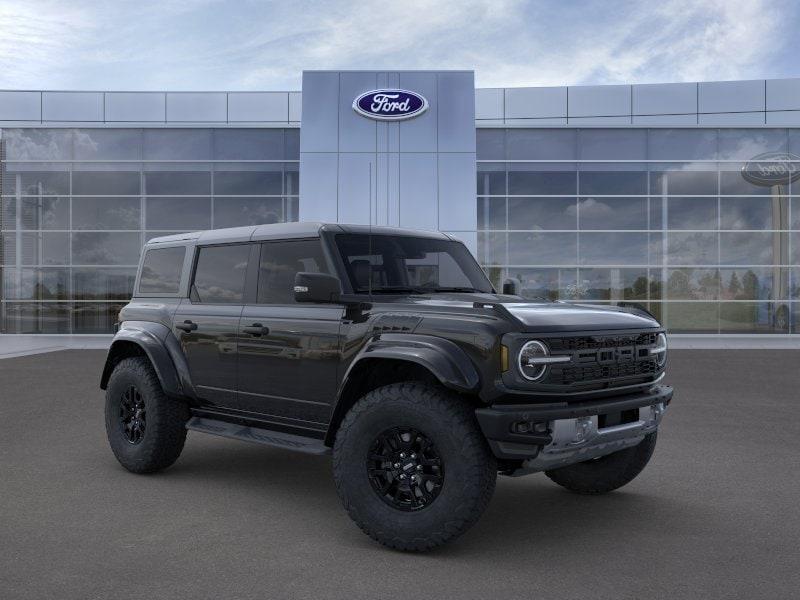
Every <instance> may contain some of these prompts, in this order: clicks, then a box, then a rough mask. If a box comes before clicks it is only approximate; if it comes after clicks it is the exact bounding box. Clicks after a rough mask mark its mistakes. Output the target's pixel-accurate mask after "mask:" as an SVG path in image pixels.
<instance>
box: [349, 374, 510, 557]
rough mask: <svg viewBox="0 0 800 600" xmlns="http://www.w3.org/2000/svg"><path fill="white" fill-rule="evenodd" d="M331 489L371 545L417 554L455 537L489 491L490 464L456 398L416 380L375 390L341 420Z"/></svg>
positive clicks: (483, 504)
mask: <svg viewBox="0 0 800 600" xmlns="http://www.w3.org/2000/svg"><path fill="white" fill-rule="evenodd" d="M333 474H334V480H335V482H336V490H337V492H338V494H339V497H340V498H341V500H342V503H343V504H344V507H345V509H346V510H347V512H348V513H349V515H350V517H351V518H352V519H353V520H354V521H355V522H356V524H357V525H358V526H359V527H360V528H361V529H362V530H363V531H364V532H365V533H366V534H367V535H369V536H370V537H372V538H373V539H375V540H377V541H378V542H380V543H382V544H384V545H386V546H389V547H391V548H395V549H398V550H408V551H422V550H430V549H432V548H434V547H436V546H439V545H441V544H444V543H445V542H447V541H449V540H451V539H453V538H455V537H457V536H459V535H461V534H462V533H463V532H464V531H466V530H467V529H468V528H469V527H470V526H472V525H473V524H474V523H475V522H476V521H477V520H478V518H479V517H480V516H481V514H482V513H483V511H484V509H485V508H486V506H487V505H488V503H489V500H490V499H491V497H492V493H493V492H494V486H495V480H496V478H497V464H496V461H495V458H494V456H492V454H491V452H490V451H489V448H488V447H487V445H486V442H485V440H484V439H483V437H482V435H481V434H480V430H479V428H478V424H477V422H476V421H475V416H474V413H473V411H472V410H471V409H470V407H469V406H468V405H467V404H466V402H465V401H464V400H461V399H458V398H456V397H453V396H452V395H450V394H449V393H447V392H446V391H444V390H442V389H440V388H438V387H434V386H431V385H427V384H423V383H398V384H392V385H387V386H385V387H382V388H378V389H376V390H374V391H372V392H370V393H368V394H367V395H365V396H364V397H363V398H362V399H361V400H359V401H358V402H357V403H356V404H355V406H353V408H352V409H351V410H350V412H349V413H348V414H347V416H346V417H345V419H344V421H343V422H342V424H341V427H340V428H339V431H338V433H337V435H336V443H335V445H334V448H333Z"/></svg>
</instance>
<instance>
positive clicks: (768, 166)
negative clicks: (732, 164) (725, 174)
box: [742, 152, 800, 186]
mask: <svg viewBox="0 0 800 600" xmlns="http://www.w3.org/2000/svg"><path fill="white" fill-rule="evenodd" d="M742 177H744V178H745V179H746V180H747V181H749V182H750V183H752V184H754V185H763V186H772V185H787V184H789V183H791V182H793V181H797V180H798V179H800V156H797V155H796V154H790V153H788V152H767V153H765V154H759V155H758V156H754V157H753V158H751V159H750V160H748V161H747V162H746V163H745V165H744V166H743V167H742Z"/></svg>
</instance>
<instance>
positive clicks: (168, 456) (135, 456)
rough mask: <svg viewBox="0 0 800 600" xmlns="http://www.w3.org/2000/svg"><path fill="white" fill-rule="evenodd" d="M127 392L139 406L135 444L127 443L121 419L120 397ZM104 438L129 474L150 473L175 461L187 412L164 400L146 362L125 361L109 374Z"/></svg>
mask: <svg viewBox="0 0 800 600" xmlns="http://www.w3.org/2000/svg"><path fill="white" fill-rule="evenodd" d="M131 388H135V390H136V391H137V392H138V396H137V398H140V399H141V403H143V411H142V414H143V416H144V422H145V424H144V427H143V431H142V432H141V435H140V436H138V437H139V439H138V441H137V442H136V443H133V442H131V441H129V439H128V437H127V435H126V432H125V429H124V425H123V423H122V419H121V411H122V404H123V402H124V401H125V400H124V399H123V397H124V396H125V394H126V393H128V392H129V391H130V390H131ZM105 413H106V434H107V436H108V442H109V444H110V445H111V450H112V452H113V453H114V456H115V457H116V458H117V460H118V461H119V463H120V464H121V465H122V466H123V467H125V468H126V469H128V471H131V472H133V473H154V472H156V471H160V470H162V469H166V468H167V467H169V466H170V465H171V464H172V463H174V462H175V461H176V460H178V457H179V456H180V454H181V450H183V444H184V442H185V441H186V421H187V420H188V419H189V409H188V407H187V406H186V404H184V403H183V402H180V401H179V400H176V399H173V398H168V397H167V396H166V395H165V394H164V391H163V390H162V389H161V384H160V383H159V381H158V376H157V375H156V373H155V371H154V370H153V367H152V365H151V364H150V361H148V360H147V359H146V358H143V357H134V358H126V359H124V360H122V361H120V362H119V364H118V365H117V366H116V367H115V368H114V372H113V373H112V374H111V378H110V379H109V382H108V387H107V388H106V409H105Z"/></svg>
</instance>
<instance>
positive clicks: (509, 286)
mask: <svg viewBox="0 0 800 600" xmlns="http://www.w3.org/2000/svg"><path fill="white" fill-rule="evenodd" d="M503 294H505V295H506V296H516V295H518V294H519V290H518V289H517V282H516V281H515V280H514V279H506V280H505V281H504V282H503Z"/></svg>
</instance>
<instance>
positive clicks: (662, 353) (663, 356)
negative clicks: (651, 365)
mask: <svg viewBox="0 0 800 600" xmlns="http://www.w3.org/2000/svg"><path fill="white" fill-rule="evenodd" d="M652 353H653V354H655V357H656V364H657V365H658V366H659V367H663V366H664V363H665V362H667V336H666V335H664V334H663V333H659V334H658V335H657V336H656V347H655V348H653V350H652Z"/></svg>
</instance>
